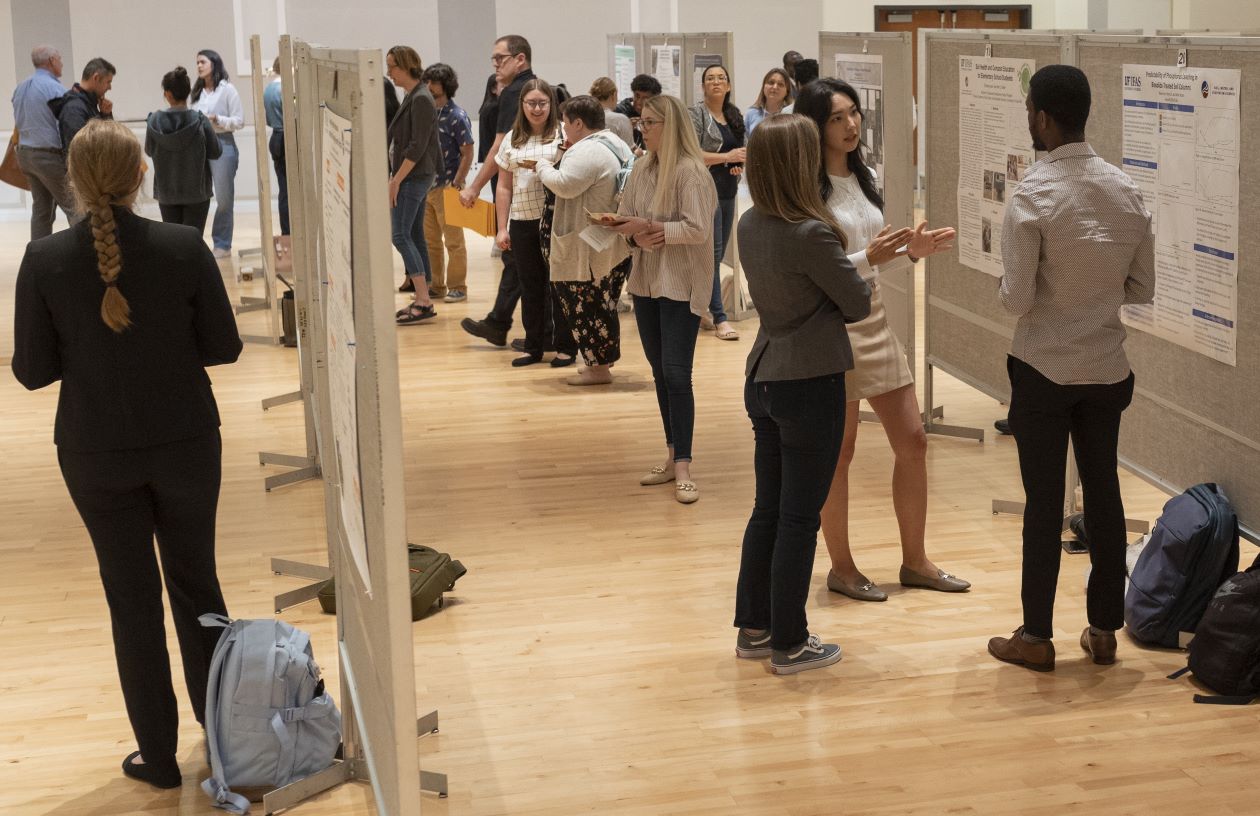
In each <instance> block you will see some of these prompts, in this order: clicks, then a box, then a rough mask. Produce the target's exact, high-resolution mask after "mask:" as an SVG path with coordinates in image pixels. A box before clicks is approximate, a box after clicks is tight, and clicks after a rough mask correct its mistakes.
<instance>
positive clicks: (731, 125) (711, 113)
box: [691, 65, 744, 340]
mask: <svg viewBox="0 0 1260 816" xmlns="http://www.w3.org/2000/svg"><path fill="white" fill-rule="evenodd" d="M700 81H701V85H702V86H703V88H704V100H703V101H701V102H698V103H696V104H695V105H692V106H691V123H692V126H693V127H694V128H695V133H696V139H698V140H699V142H700V150H701V151H702V155H703V156H704V163H705V164H706V165H707V166H708V168H709V174H710V176H711V177H712V179H713V189H714V192H716V193H717V209H715V210H714V211H713V284H712V296H711V297H710V299H709V314H710V316H711V317H712V319H713V329H714V330H715V332H716V333H717V338H718V339H719V340H738V339H739V332H738V331H736V330H735V327H734V326H732V325H731V324H730V323H729V322H728V321H727V319H726V310H725V309H724V308H723V306H722V259H723V258H724V257H725V256H726V245H727V243H729V241H730V238H731V228H732V226H733V225H734V223H735V197H736V196H737V195H739V177H740V174H742V173H743V172H744V116H743V114H742V113H740V111H739V108H737V107H735V106H734V105H732V104H731V74H730V71H727V70H726V67H725V66H722V65H710V66H709V67H708V68H705V69H704V73H703V74H701V75H700Z"/></svg>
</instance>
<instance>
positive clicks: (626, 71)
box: [613, 45, 635, 101]
mask: <svg viewBox="0 0 1260 816" xmlns="http://www.w3.org/2000/svg"><path fill="white" fill-rule="evenodd" d="M634 75H635V53H634V46H633V45H614V46H613V81H614V82H616V83H617V100H618V101H621V100H622V99H625V98H626V97H628V96H630V95H631V94H632V93H634V92H633V91H631V90H630V83H631V82H633V81H634Z"/></svg>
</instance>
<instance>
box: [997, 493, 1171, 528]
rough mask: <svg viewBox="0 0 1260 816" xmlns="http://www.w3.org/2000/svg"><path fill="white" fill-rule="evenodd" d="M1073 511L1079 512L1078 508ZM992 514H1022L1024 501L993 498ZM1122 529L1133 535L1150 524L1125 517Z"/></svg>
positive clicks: (1064, 519)
mask: <svg viewBox="0 0 1260 816" xmlns="http://www.w3.org/2000/svg"><path fill="white" fill-rule="evenodd" d="M1074 512H1079V510H1078V511H1074ZM993 515H995V516H1022V515H1024V502H1021V501H1010V500H1007V499H994V500H993ZM1071 518H1072V517H1071V516H1070V515H1068V516H1064V517H1063V527H1062V529H1061V530H1060V531H1059V532H1065V531H1067V530H1068V529H1069V526H1068V522H1069V521H1070V520H1071ZM1124 529H1125V531H1126V532H1130V533H1134V534H1135V535H1146V534H1147V533H1149V532H1150V531H1151V524H1150V522H1149V521H1144V520H1142V519H1131V518H1126V519H1125V520H1124Z"/></svg>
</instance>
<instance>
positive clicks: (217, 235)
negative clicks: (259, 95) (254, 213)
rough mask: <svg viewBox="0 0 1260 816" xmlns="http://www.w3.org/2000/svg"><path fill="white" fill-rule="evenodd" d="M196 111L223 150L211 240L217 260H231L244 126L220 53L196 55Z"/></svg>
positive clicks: (215, 175)
mask: <svg viewBox="0 0 1260 816" xmlns="http://www.w3.org/2000/svg"><path fill="white" fill-rule="evenodd" d="M192 107H193V110H199V111H201V112H202V113H204V114H205V115H206V118H207V119H209V120H210V124H212V125H214V132H215V134H216V135H217V136H218V137H219V144H220V145H221V146H222V148H223V152H222V154H221V155H220V156H219V158H217V159H211V160H210V176H211V179H212V180H213V182H214V221H213V222H212V223H211V225H210V237H211V238H212V239H213V240H214V257H216V258H230V257H232V207H233V204H234V200H235V198H236V168H237V167H239V166H240V163H241V154H240V151H239V150H237V149H236V137H235V136H233V135H232V134H233V133H234V132H235V131H238V130H240V129H241V127H242V126H244V124H245V115H244V113H242V111H241V95H240V94H238V93H237V92H236V88H234V87H232V83H231V82H229V81H228V72H227V68H225V67H224V65H223V58H222V57H220V56H219V54H218V52H215V51H211V50H210V49H208V48H206V49H202V50H201V51H198V52H197V82H196V84H194V85H193V92H192Z"/></svg>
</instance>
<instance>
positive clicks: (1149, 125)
mask: <svg viewBox="0 0 1260 816" xmlns="http://www.w3.org/2000/svg"><path fill="white" fill-rule="evenodd" d="M1241 81H1242V72H1241V71H1239V70H1236V69H1231V68H1170V67H1167V66H1160V65H1126V66H1124V75H1123V82H1124V102H1123V104H1124V117H1123V122H1124V124H1123V127H1124V149H1123V161H1122V165H1123V167H1124V170H1125V172H1126V173H1128V174H1129V176H1130V177H1132V178H1133V180H1134V181H1136V182H1137V185H1138V187H1139V188H1140V189H1141V190H1142V200H1143V202H1144V203H1145V204H1146V209H1148V210H1150V212H1151V215H1152V216H1153V218H1152V220H1153V222H1154V230H1155V303H1154V304H1151V305H1143V306H1126V307H1125V308H1124V311H1123V314H1122V318H1123V320H1124V322H1125V324H1126V325H1129V326H1132V327H1133V328H1135V329H1141V330H1142V331H1144V332H1147V333H1149V334H1153V335H1155V336H1156V337H1162V338H1164V339H1165V340H1168V341H1169V342H1172V343H1176V344H1177V345H1179V346H1184V347H1186V348H1188V349H1192V350H1194V351H1197V352H1199V353H1200V354H1203V355H1206V356H1208V357H1211V358H1212V359H1213V360H1218V361H1220V362H1222V363H1227V364H1229V365H1237V362H1238V331H1237V325H1236V321H1237V320H1238V154H1239V125H1238V113H1239V104H1238V99H1239V85H1240V83H1241Z"/></svg>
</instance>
